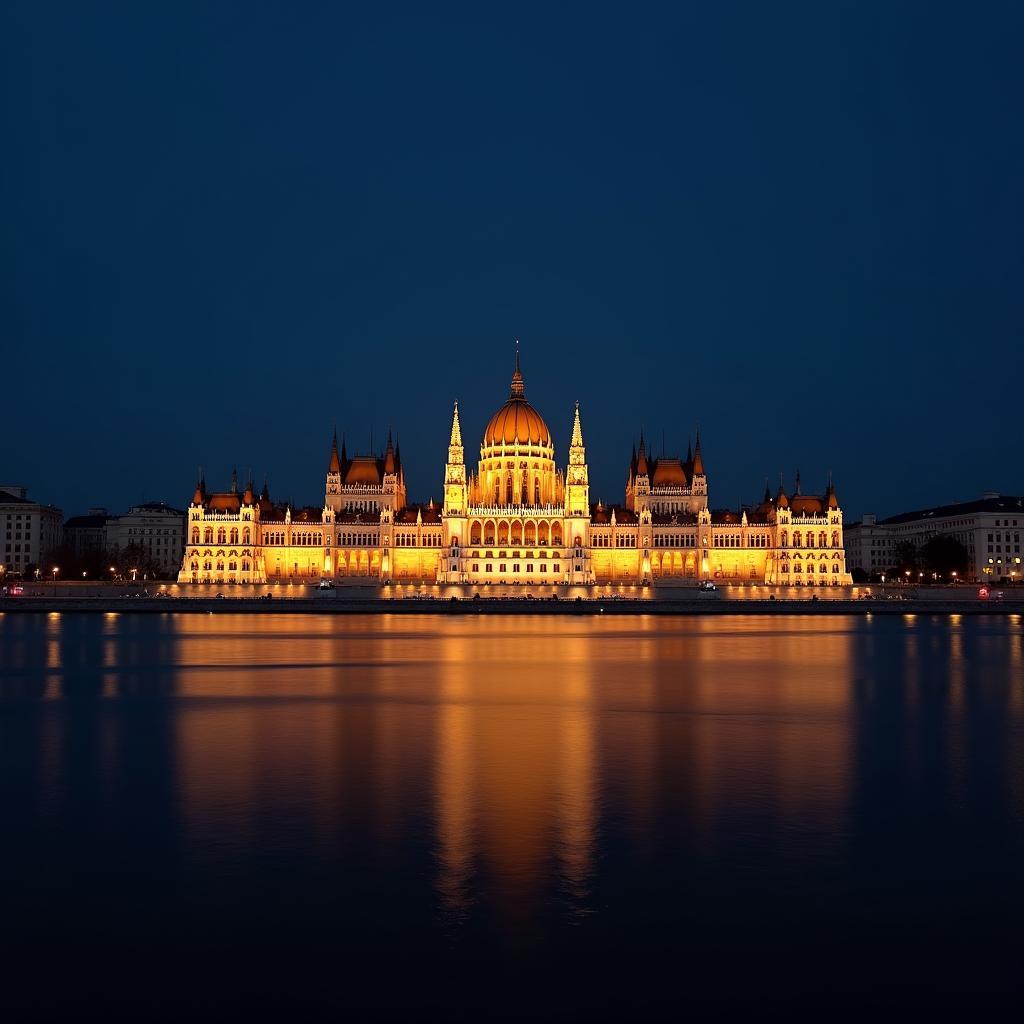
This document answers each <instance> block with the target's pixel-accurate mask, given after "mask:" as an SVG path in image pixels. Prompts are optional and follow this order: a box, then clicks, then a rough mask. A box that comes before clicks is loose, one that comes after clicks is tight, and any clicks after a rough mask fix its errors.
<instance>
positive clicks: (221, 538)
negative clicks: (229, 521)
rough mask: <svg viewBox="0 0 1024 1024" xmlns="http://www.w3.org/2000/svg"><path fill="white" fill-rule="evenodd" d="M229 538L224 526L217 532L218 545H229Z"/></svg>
mask: <svg viewBox="0 0 1024 1024" xmlns="http://www.w3.org/2000/svg"><path fill="white" fill-rule="evenodd" d="M227 537H228V531H227V530H225V529H224V527H223V526H222V527H221V528H220V529H219V530H218V531H217V543H218V544H226V543H227Z"/></svg>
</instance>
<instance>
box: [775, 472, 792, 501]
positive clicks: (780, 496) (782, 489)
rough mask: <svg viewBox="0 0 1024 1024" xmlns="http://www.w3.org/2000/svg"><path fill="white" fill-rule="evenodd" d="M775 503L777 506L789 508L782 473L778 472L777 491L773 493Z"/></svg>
mask: <svg viewBox="0 0 1024 1024" xmlns="http://www.w3.org/2000/svg"><path fill="white" fill-rule="evenodd" d="M775 504H776V506H777V507H778V508H789V496H788V495H787V494H786V488H785V486H783V483H782V473H779V493H778V494H776V495H775Z"/></svg>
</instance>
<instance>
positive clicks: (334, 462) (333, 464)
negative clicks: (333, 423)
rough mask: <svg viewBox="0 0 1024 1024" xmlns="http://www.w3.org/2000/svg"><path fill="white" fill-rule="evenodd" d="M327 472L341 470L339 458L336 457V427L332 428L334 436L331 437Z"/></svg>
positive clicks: (338, 471)
mask: <svg viewBox="0 0 1024 1024" xmlns="http://www.w3.org/2000/svg"><path fill="white" fill-rule="evenodd" d="M327 472H328V473H340V472H341V460H340V459H339V458H338V428H337V427H335V428H334V437H333V438H332V439H331V461H330V463H328V466H327Z"/></svg>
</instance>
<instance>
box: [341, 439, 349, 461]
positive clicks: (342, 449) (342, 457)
mask: <svg viewBox="0 0 1024 1024" xmlns="http://www.w3.org/2000/svg"><path fill="white" fill-rule="evenodd" d="M341 461H342V462H348V453H347V452H346V451H345V435H344V434H342V435H341Z"/></svg>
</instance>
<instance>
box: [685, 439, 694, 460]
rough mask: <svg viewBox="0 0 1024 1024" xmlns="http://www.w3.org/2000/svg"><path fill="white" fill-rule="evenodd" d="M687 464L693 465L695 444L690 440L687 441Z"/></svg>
mask: <svg viewBox="0 0 1024 1024" xmlns="http://www.w3.org/2000/svg"><path fill="white" fill-rule="evenodd" d="M686 464H687V465H688V466H692V465H693V442H692V441H691V440H690V439H689V438H687V439H686Z"/></svg>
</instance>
